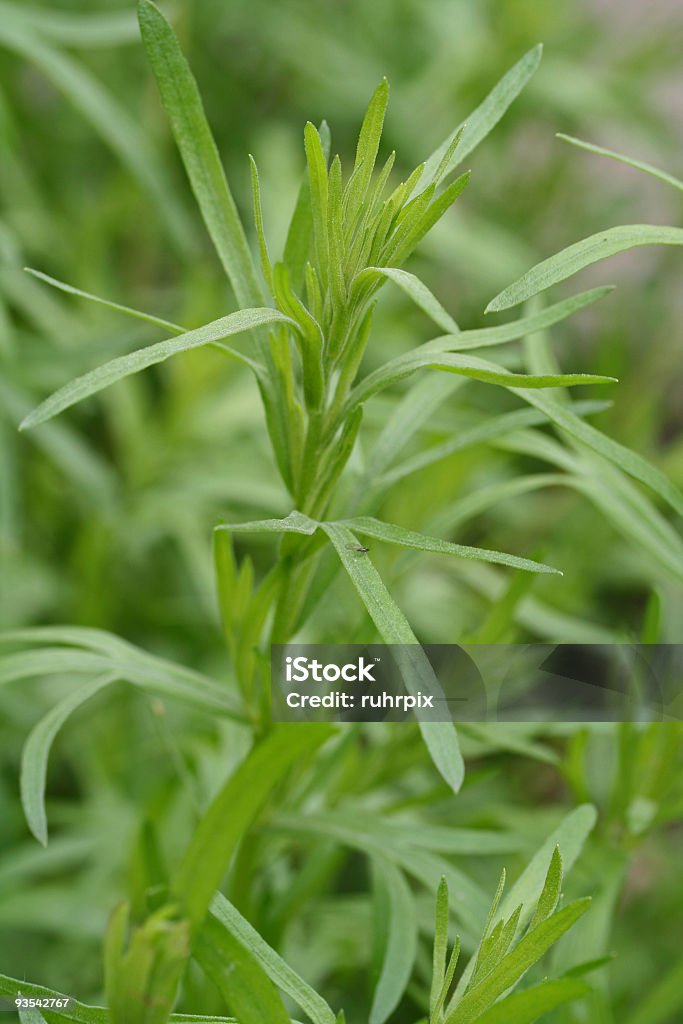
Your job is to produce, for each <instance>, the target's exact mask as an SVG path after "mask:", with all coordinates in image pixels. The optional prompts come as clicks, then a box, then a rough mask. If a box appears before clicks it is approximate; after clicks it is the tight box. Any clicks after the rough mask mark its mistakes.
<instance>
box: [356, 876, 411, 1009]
mask: <svg viewBox="0 0 683 1024" xmlns="http://www.w3.org/2000/svg"><path fill="white" fill-rule="evenodd" d="M373 867H374V871H373V881H374V884H375V886H376V887H377V888H378V890H379V892H380V894H381V904H380V905H381V907H382V908H383V909H382V912H380V913H379V914H377V915H376V917H375V920H376V922H377V925H378V927H379V928H380V929H381V930H382V932H383V935H382V939H383V942H382V945H383V949H384V958H383V963H382V970H381V973H380V976H379V978H378V981H377V984H376V986H375V991H374V995H373V999H372V1007H371V1009H370V1017H369V1022H368V1024H384V1022H385V1021H386V1020H388V1018H389V1017H390V1016H391V1014H392V1013H393V1012H394V1010H395V1009H396V1007H397V1006H398V1004H399V1002H400V1001H401V997H402V995H403V993H404V991H405V989H406V986H407V985H408V982H409V981H410V976H411V974H412V970H413V963H414V961H415V954H416V952H417V917H416V913H415V902H414V900H413V894H412V892H411V891H410V886H409V885H408V883H407V882H406V880H405V877H404V875H403V872H402V871H400V870H399V869H398V868H397V867H395V866H394V865H393V864H392V863H391V861H389V860H385V859H384V858H383V859H381V860H380V859H378V858H375V860H373Z"/></svg>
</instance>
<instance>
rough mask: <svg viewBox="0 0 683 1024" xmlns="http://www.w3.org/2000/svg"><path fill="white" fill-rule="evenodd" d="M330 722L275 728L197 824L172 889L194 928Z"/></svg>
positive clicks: (225, 785) (230, 779)
mask: <svg viewBox="0 0 683 1024" xmlns="http://www.w3.org/2000/svg"><path fill="white" fill-rule="evenodd" d="M331 733H332V730H331V729H330V727H329V726H323V725H318V724H315V725H313V724H311V723H308V724H307V725H306V726H305V727H304V728H296V727H295V728H292V727H291V726H287V727H281V728H275V729H274V730H273V731H272V732H271V733H270V735H269V736H268V738H267V739H266V740H264V741H263V742H262V743H261V744H260V745H259V746H258V747H256V748H255V749H254V750H253V751H252V752H251V754H249V756H248V757H247V758H246V759H245V760H244V761H243V762H242V764H241V765H240V766H239V768H238V769H237V770H236V771H235V772H234V773H233V774H232V775H231V776H230V778H229V779H228V780H227V782H226V783H225V784H224V785H223V787H222V788H221V789H220V790H219V792H218V794H217V795H216V796H215V797H214V799H213V801H212V802H211V804H210V806H209V807H208V809H207V810H206V812H205V813H204V815H203V817H202V818H201V820H200V822H199V824H198V825H197V827H196V829H195V831H194V835H193V836H192V839H191V841H190V844H189V846H188V848H187V851H186V853H185V856H184V857H183V860H182V863H181V865H180V868H179V870H178V873H177V876H176V879H175V882H174V885H173V890H174V894H175V896H176V898H177V899H178V900H179V902H180V904H181V906H182V907H183V909H184V911H185V914H186V916H187V918H188V919H189V921H190V925H191V928H192V931H193V932H196V931H197V929H198V928H199V926H200V925H201V923H202V921H203V920H204V917H205V915H206V912H207V910H208V908H209V904H210V903H211V900H212V898H213V895H214V892H215V890H216V889H217V888H218V887H219V885H220V883H221V881H222V879H223V876H224V874H225V872H226V870H227V868H228V864H229V862H230V859H231V857H232V854H233V853H234V851H235V848H236V846H237V844H238V842H239V841H240V839H241V838H242V836H243V834H244V832H245V831H246V829H247V828H248V827H249V825H250V824H251V822H252V821H253V819H254V818H255V816H256V815H257V814H258V813H259V811H260V809H261V807H262V806H263V804H264V803H265V801H266V800H267V798H268V796H269V795H270V793H271V791H272V789H273V787H274V786H275V785H276V784H277V783H278V782H279V781H280V780H281V779H282V777H283V775H284V773H285V772H286V771H287V770H288V769H289V768H290V767H291V766H292V765H293V764H294V763H295V762H296V761H298V760H302V759H304V758H305V757H307V756H310V755H311V754H312V753H313V752H314V751H315V750H316V749H317V748H318V747H319V746H320V745H321V743H323V742H324V741H325V740H326V739H327V738H328V737H329V736H330V735H331Z"/></svg>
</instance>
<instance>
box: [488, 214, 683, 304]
mask: <svg viewBox="0 0 683 1024" xmlns="http://www.w3.org/2000/svg"><path fill="white" fill-rule="evenodd" d="M640 245H683V228H671V227H666V226H664V227H662V226H659V225H655V224H621V225H619V226H618V227H615V228H607V229H606V230H605V231H599V232H598V233H597V234H595V235H590V236H589V237H588V238H583V239H582V240H581V241H580V242H575V243H574V244H573V245H570V246H569V247H568V248H566V249H563V250H562V251H561V252H558V253H556V254H555V255H554V256H550V257H549V258H548V259H547V260H543V261H542V262H541V263H537V264H536V266H535V267H532V268H531V270H528V271H527V272H526V274H524V275H523V276H522V277H520V278H519V279H518V280H517V281H515V282H514V283H513V284H511V285H508V287H507V288H504V289H503V291H502V292H500V293H499V294H498V295H496V297H495V298H494V299H491V301H490V302H489V304H488V306H487V307H486V312H487V313H492V312H497V311H498V310H501V309H510V308H511V307H512V306H518V305H519V304H520V302H525V301H526V300H527V299H530V298H531V297H532V296H533V295H538V293H539V292H543V291H545V290H546V288H550V287H551V286H552V285H554V284H557V283H558V281H564V280H565V279H566V278H568V277H572V275H573V274H577V273H578V272H579V270H583V268H584V267H588V266H590V264H591V263H597V262H598V261H599V260H604V259H607V258H608V257H609V256H614V255H615V254H616V253H619V252H624V251H625V250H627V249H633V248H636V247H637V246H640Z"/></svg>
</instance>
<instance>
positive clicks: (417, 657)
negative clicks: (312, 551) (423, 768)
mask: <svg viewBox="0 0 683 1024" xmlns="http://www.w3.org/2000/svg"><path fill="white" fill-rule="evenodd" d="M320 525H321V526H322V528H323V529H324V530H325V532H326V533H327V535H328V537H329V538H330V540H331V541H332V543H333V544H334V547H335V549H336V551H337V554H338V555H339V558H340V560H341V563H342V565H343V566H344V568H345V569H346V572H347V573H348V575H349V577H350V579H351V582H352V583H353V585H354V587H355V588H356V590H357V591H358V594H359V595H360V598H361V600H362V601H363V604H364V605H365V607H366V608H367V610H368V613H369V615H370V618H371V619H372V621H373V622H374V623H375V626H376V627H377V629H378V631H379V634H380V636H381V637H382V639H383V641H384V643H386V644H397V645H401V647H400V650H399V656H400V658H401V663H400V665H399V667H400V669H401V673H402V675H403V679H404V682H405V684H406V687H407V689H408V691H409V692H410V693H413V692H417V691H418V690H419V689H422V691H423V692H428V693H429V692H432V691H434V690H436V691H437V692H440V687H439V683H438V680H437V679H436V676H435V675H434V670H433V669H432V666H431V665H430V663H429V660H428V659H427V656H426V655H425V653H424V651H423V650H422V648H421V647H420V645H419V643H418V641H417V638H416V637H415V634H414V633H413V631H412V629H411V628H410V625H409V624H408V620H407V619H406V617H405V615H404V614H403V612H402V611H401V610H400V608H399V607H398V605H396V603H395V602H394V600H393V598H392V597H391V595H390V594H389V592H388V590H387V589H386V587H385V586H384V583H383V582H382V580H381V578H380V576H379V573H378V572H377V570H376V569H375V567H374V566H373V564H372V562H371V561H370V559H369V558H365V557H364V558H358V556H357V554H355V552H353V550H352V549H353V548H354V547H355V546H356V545H357V539H356V537H354V535H353V533H352V532H351V530H349V528H348V527H347V526H344V525H343V524H342V523H321V524H320ZM418 724H419V727H420V732H421V733H422V736H423V738H424V741H425V743H426V745H427V749H428V750H429V753H430V755H431V758H432V760H433V762H434V764H435V765H436V767H437V768H438V770H439V772H440V773H441V775H442V777H443V778H444V779H445V781H446V782H447V783H448V785H449V786H450V787H451V788H452V789H453V791H454V792H456V793H457V792H458V791H459V789H460V787H461V785H462V781H463V777H464V771H465V767H464V763H463V760H462V754H461V753H460V747H459V745H458V737H457V733H456V730H455V728H454V726H453V724H452V723H451V722H424V721H420V722H419V723H418Z"/></svg>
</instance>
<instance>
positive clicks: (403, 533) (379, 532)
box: [341, 516, 562, 576]
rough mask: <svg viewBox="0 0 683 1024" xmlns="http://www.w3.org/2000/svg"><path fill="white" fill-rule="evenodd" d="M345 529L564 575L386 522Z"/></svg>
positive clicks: (361, 519)
mask: <svg viewBox="0 0 683 1024" xmlns="http://www.w3.org/2000/svg"><path fill="white" fill-rule="evenodd" d="M341 525H344V526H347V527H348V528H349V529H351V530H353V531H354V532H357V533H360V534H363V535H364V536H366V537H377V538H378V540H383V541H386V542H387V543H388V544H397V545H399V546H400V547H404V548H414V549H416V550H418V551H431V552H435V553H436V554H441V555H458V556H459V557H460V558H472V559H475V560H477V561H481V562H495V563H497V564H498V565H508V566H510V567H511V568H513V569H523V570H525V571H526V572H540V573H556V574H557V575H560V576H561V575H562V573H561V572H560V571H559V569H553V568H552V566H549V565H544V564H543V563H542V562H534V561H532V560H531V559H528V558H518V557H517V556H516V555H508V554H506V553H505V552H504V551H489V550H488V549H486V548H473V547H469V546H466V545H463V544H452V543H451V542H450V541H446V540H441V539H440V538H438V537H428V536H426V535H425V534H423V533H417V532H415V531H414V530H406V529H404V528H403V527H402V526H395V525H394V524H393V523H385V522H382V521H380V520H379V519H374V518H373V517H372V516H358V517H356V518H354V519H346V520H342V521H341Z"/></svg>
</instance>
